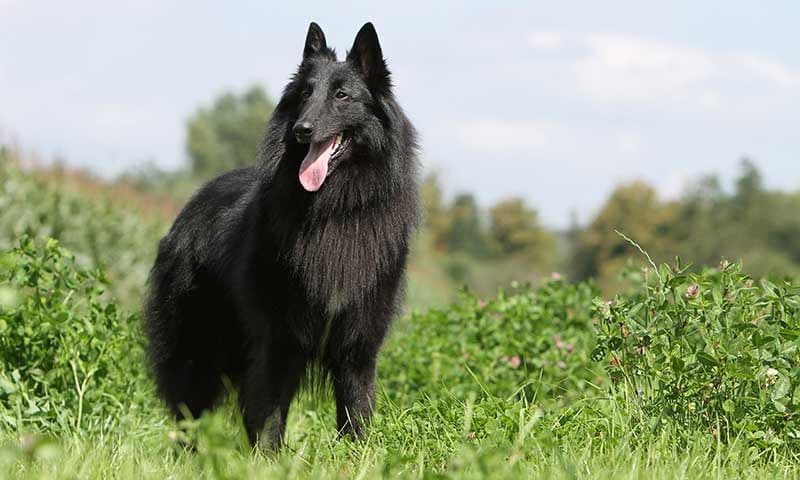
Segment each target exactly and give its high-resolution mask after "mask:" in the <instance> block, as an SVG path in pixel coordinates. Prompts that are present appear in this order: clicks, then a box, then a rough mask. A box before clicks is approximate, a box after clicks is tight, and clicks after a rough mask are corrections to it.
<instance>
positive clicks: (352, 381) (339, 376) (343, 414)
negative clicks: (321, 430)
mask: <svg viewBox="0 0 800 480" xmlns="http://www.w3.org/2000/svg"><path fill="white" fill-rule="evenodd" d="M376 361H377V351H375V352H374V353H372V352H370V353H366V354H363V355H348V356H347V357H346V360H344V361H343V362H341V363H340V364H338V365H337V366H336V368H334V371H333V388H334V394H335V396H336V421H337V425H338V428H339V435H342V436H343V435H351V436H352V437H354V438H357V439H360V438H363V437H364V433H365V428H366V426H367V424H368V423H369V420H370V417H371V416H372V408H373V406H374V404H375V366H376Z"/></svg>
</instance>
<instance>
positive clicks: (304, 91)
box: [300, 90, 311, 100]
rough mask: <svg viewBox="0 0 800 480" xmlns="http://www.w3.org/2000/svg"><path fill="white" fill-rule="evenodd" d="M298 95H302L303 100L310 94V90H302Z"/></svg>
mask: <svg viewBox="0 0 800 480" xmlns="http://www.w3.org/2000/svg"><path fill="white" fill-rule="evenodd" d="M300 95H302V96H303V100H305V99H307V98H308V97H310V96H311V90H303V93H301V94H300Z"/></svg>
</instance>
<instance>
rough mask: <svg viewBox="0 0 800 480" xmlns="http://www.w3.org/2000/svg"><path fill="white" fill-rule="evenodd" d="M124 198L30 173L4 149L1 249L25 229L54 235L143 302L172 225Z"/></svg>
mask: <svg viewBox="0 0 800 480" xmlns="http://www.w3.org/2000/svg"><path fill="white" fill-rule="evenodd" d="M122 202H123V200H122V199H116V201H113V200H112V199H111V198H107V197H105V196H103V194H102V192H96V194H95V195H89V194H87V193H85V192H83V193H82V192H79V191H75V189H71V188H69V187H67V186H66V185H61V184H59V182H57V181H54V180H53V179H52V178H50V179H47V178H38V177H37V176H36V175H31V174H27V173H25V172H22V171H20V170H19V169H18V168H17V167H15V166H14V165H13V164H12V163H10V162H9V161H7V160H5V159H4V158H3V156H2V154H0V249H2V250H5V249H9V248H13V247H15V246H16V245H17V243H18V241H19V238H20V237H21V236H22V235H29V236H31V237H34V238H55V239H57V240H58V241H59V242H60V243H61V245H63V246H64V247H66V248H68V249H70V251H72V252H73V253H74V255H75V258H76V260H77V262H78V265H80V266H82V267H86V268H102V269H103V271H104V272H105V273H106V274H107V275H108V277H109V279H111V287H110V288H112V289H113V292H114V295H115V298H116V299H117V300H118V301H120V302H122V303H123V304H125V305H128V306H136V307H138V304H139V302H140V299H141V295H142V291H143V287H144V284H145V281H146V279H147V274H148V271H149V269H150V266H151V265H152V261H153V259H154V258H155V252H156V247H157V245H158V239H159V238H160V236H161V235H162V234H163V233H164V232H165V231H166V229H167V225H166V224H165V223H164V222H162V221H160V220H158V219H157V218H155V217H152V218H145V217H143V216H142V215H140V214H139V213H138V212H136V211H135V210H133V209H128V208H121V204H122Z"/></svg>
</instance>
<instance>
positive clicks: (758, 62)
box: [733, 54, 800, 89]
mask: <svg viewBox="0 0 800 480" xmlns="http://www.w3.org/2000/svg"><path fill="white" fill-rule="evenodd" d="M733 62H735V63H737V64H739V65H740V66H741V67H742V68H743V69H745V70H747V71H749V72H751V73H754V74H756V75H759V76H761V77H763V79H764V80H766V81H768V82H770V83H772V84H774V85H777V86H780V87H783V88H787V89H798V88H800V72H796V71H792V70H791V69H790V68H789V67H787V66H786V65H783V64H781V63H778V62H775V61H772V60H769V59H766V58H763V57H760V56H757V55H752V54H745V55H738V56H736V57H734V58H733Z"/></svg>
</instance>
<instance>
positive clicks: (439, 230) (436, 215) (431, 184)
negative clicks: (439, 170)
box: [420, 173, 450, 251]
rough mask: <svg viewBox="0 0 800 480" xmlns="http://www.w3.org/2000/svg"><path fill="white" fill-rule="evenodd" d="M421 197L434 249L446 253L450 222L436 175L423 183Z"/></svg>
mask: <svg viewBox="0 0 800 480" xmlns="http://www.w3.org/2000/svg"><path fill="white" fill-rule="evenodd" d="M420 196H421V197H422V211H423V216H424V220H425V228H426V229H427V230H428V232H429V233H430V235H431V238H432V240H433V246H434V248H435V249H436V250H438V251H444V250H446V249H447V238H446V237H447V232H448V228H449V225H450V220H449V218H448V216H447V211H446V210H445V206H444V202H443V200H442V188H441V186H440V185H439V177H438V175H437V174H436V173H431V174H429V175H428V176H427V177H425V179H424V180H423V181H422V185H421V187H420Z"/></svg>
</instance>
